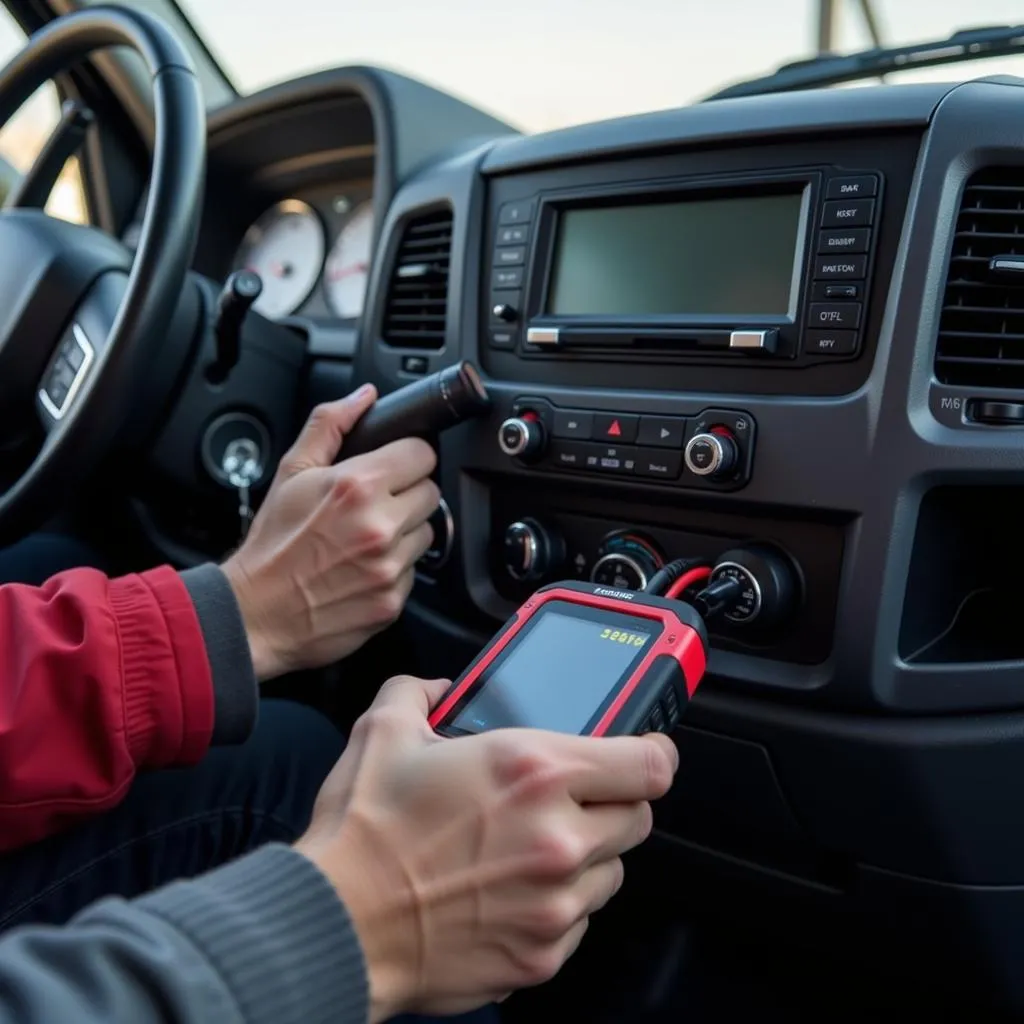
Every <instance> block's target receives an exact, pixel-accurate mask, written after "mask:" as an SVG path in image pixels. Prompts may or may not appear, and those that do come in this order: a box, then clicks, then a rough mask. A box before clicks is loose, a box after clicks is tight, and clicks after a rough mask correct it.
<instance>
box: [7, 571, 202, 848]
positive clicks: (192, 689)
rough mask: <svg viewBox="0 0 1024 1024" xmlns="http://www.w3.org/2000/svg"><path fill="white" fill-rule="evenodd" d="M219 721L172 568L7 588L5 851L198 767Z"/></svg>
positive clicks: (198, 641) (88, 574)
mask: <svg viewBox="0 0 1024 1024" xmlns="http://www.w3.org/2000/svg"><path fill="white" fill-rule="evenodd" d="M213 718H214V697H213V686H212V680H211V677H210V667H209V664H208V661H207V656H206V652H205V647H204V644H203V635H202V632H201V630H200V624H199V620H198V618H197V616H196V611H195V608H194V606H193V604H192V601H191V599H190V597H189V593H188V591H187V590H186V589H185V585H184V584H183V583H182V581H181V578H180V577H179V576H178V574H177V573H175V572H174V571H173V570H172V569H169V568H160V569H154V570H153V571H151V572H146V573H143V574H141V575H137V576H126V577H123V578H121V579H114V580H112V579H108V578H107V577H106V576H104V575H103V574H102V573H99V572H96V571H95V570H93V569H75V570H72V571H71V572H65V573H61V574H60V575H58V576H54V577H53V578H52V579H50V580H48V581H47V582H46V584H44V585H43V586H42V587H38V588H37V587H27V586H21V585H18V584H12V585H8V586H0V850H6V849H12V848H15V847H18V846H24V845H25V844H26V843H30V842H33V841H35V840H37V839H41V838H42V837H44V836H46V835H49V834H50V833H53V832H55V831H58V830H59V829H62V828H64V827H66V826H67V825H69V824H71V823H72V822H74V821H76V820H78V819H81V818H84V817H87V816H91V815H93V814H96V813H97V812H99V811H103V810H106V809H107V808H109V807H112V806H114V805H115V804H117V803H118V802H119V801H120V800H121V798H122V797H123V796H124V794H125V791H126V790H127V788H128V786H129V785H130V784H131V781H132V779H133V778H134V776H135V773H136V771H137V770H138V769H140V768H162V767H166V766H168V765H177V764H188V763H192V762H195V761H197V760H198V759H199V758H200V757H202V755H203V754H204V753H205V751H206V749H207V747H208V745H209V742H210V736H211V733H212V730H213Z"/></svg>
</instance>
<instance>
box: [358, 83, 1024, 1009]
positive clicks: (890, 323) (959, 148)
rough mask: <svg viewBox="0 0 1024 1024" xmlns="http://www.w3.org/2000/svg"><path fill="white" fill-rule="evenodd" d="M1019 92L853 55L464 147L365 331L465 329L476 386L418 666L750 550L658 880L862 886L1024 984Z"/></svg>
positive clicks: (402, 346)
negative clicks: (872, 73) (572, 581)
mask: <svg viewBox="0 0 1024 1024" xmlns="http://www.w3.org/2000/svg"><path fill="white" fill-rule="evenodd" d="M1022 105H1024V88H1021V87H1020V85H1018V84H1014V83H1010V82H1005V81H1001V82H998V83H996V82H991V83H971V84H968V85H964V86H960V87H956V88H953V87H948V86H939V85H935V86H913V87H911V86H907V87H900V88H896V87H892V88H890V87H877V88H871V89H849V90H843V89H839V90H832V91H827V92H822V93H805V94H794V95H786V96H772V97H760V98H755V99H751V100H737V101H723V102H720V103H710V104H705V105H702V106H698V107H696V108H692V109H688V110H684V111H675V112H665V113H662V114H652V115H649V116H647V117H644V118H631V119H626V120H623V121H621V122H613V123H611V124H608V125H593V126H582V127H580V128H574V129H569V130H567V131H564V132H558V133H552V134H551V135H548V136H537V137H532V138H521V139H519V138H511V139H507V140H503V141H500V142H496V143H495V142H491V143H481V144H480V145H479V146H476V147H475V148H473V147H471V148H468V149H467V150H466V151H464V152H460V153H456V154H454V155H452V156H451V158H450V159H448V160H446V161H444V162H442V163H441V164H439V165H437V166H434V167H431V168H429V169H427V170H425V171H424V172H423V174H421V175H420V176H418V177H417V178H415V179H413V180H412V181H410V182H408V183H407V184H406V186H405V187H404V188H403V189H402V190H401V192H400V193H399V195H398V197H397V198H396V201H395V203H394V204H393V206H392V208H391V210H390V211H389V214H388V218H387V221H386V223H385V224H384V226H383V233H382V243H381V247H380V251H379V255H378V258H377V263H376V266H375V270H374V278H373V282H372V285H371V291H372V294H373V296H375V298H374V300H373V301H372V302H371V304H370V307H369V309H370V314H369V316H368V320H367V325H366V336H365V338H364V344H363V347H362V348H361V350H360V353H359V365H358V373H359V376H361V377H362V378H364V379H373V380H374V381H376V382H377V383H378V384H379V385H380V386H381V387H383V388H385V389H389V388H393V387H397V386H398V385H399V384H401V383H404V382H406V381H408V380H411V379H414V378H415V376H417V375H418V374H422V373H426V372H431V371H433V370H434V369H437V368H439V367H440V366H445V365H451V364H452V363H453V362H455V361H456V360H458V359H460V358H467V359H472V360H474V361H475V362H476V363H477V364H478V365H479V366H480V367H481V368H482V370H483V372H484V374H485V376H486V378H487V387H488V391H489V392H490V394H491V397H492V399H493V410H492V414H491V416H490V418H489V419H488V420H486V421H481V422H477V423H473V424H469V425H465V426H464V427H460V428H457V429H455V430H452V431H449V432H447V433H446V434H445V435H444V436H443V437H442V438H441V440H440V481H441V484H442V488H443V491H444V494H445V498H446V501H447V505H448V508H449V510H450V516H447V517H445V524H446V525H445V529H446V531H447V536H446V541H445V543H444V544H441V545H439V547H438V550H439V551H443V552H444V557H443V558H439V559H435V560H433V561H432V562H431V564H430V566H429V567H428V568H427V570H426V571H424V573H423V574H422V577H421V580H420V586H419V587H418V588H417V592H416V595H415V598H414V601H413V603H412V606H411V608H412V611H411V614H410V621H411V622H412V623H413V628H414V629H417V630H420V634H419V635H420V637H421V649H422V651H423V657H424V659H425V664H427V665H428V666H429V668H427V669H425V670H426V671H429V672H430V673H431V674H446V673H448V674H450V673H451V672H458V671H461V669H462V668H463V667H464V666H465V664H466V663H468V661H469V660H470V659H471V658H472V657H473V656H474V655H475V653H476V650H477V649H478V648H479V646H481V645H482V643H483V641H484V640H485V639H486V637H487V636H489V635H490V634H491V633H492V632H493V631H494V630H495V629H496V628H497V626H498V624H499V623H500V622H501V621H502V620H503V619H504V618H505V617H506V616H507V615H508V614H510V613H511V612H512V611H513V610H514V609H515V608H516V607H518V606H519V605H520V604H521V602H522V601H523V599H524V597H525V596H526V595H527V594H528V593H529V592H531V591H532V590H535V589H537V588H538V587H539V586H541V585H542V584H544V583H546V582H550V581H553V580H556V579H564V578H578V579H592V580H597V581H599V582H602V583H607V584H608V585H610V586H614V587H616V588H630V587H633V588H639V587H642V586H643V584H644V582H645V581H646V580H647V579H649V578H650V576H651V575H652V574H653V573H654V572H655V571H657V569H658V568H659V567H660V566H661V565H662V564H664V563H665V562H666V561H669V560H672V559H676V558H690V557H696V558H700V559H702V560H705V561H707V562H708V563H709V564H710V565H712V566H713V567H714V570H713V571H714V572H715V573H717V574H730V575H733V576H734V577H735V578H737V579H740V580H741V582H743V584H744V601H743V602H742V604H741V605H740V606H738V607H737V608H736V609H734V613H733V614H732V615H731V616H730V617H723V618H722V619H720V620H719V621H718V622H717V623H716V625H715V628H714V632H713V634H712V636H711V648H712V650H711V655H710V658H709V664H708V675H707V677H706V682H705V683H704V685H703V686H702V687H701V689H700V690H699V691H698V693H697V695H696V698H695V700H694V702H693V703H692V705H691V707H690V709H689V710H688V712H687V717H686V719H685V721H684V722H683V725H682V728H681V729H680V730H679V731H678V733H677V738H678V740H679V747H680V753H681V757H682V758H683V769H682V771H681V773H680V779H681V781H680V783H679V784H678V785H677V787H676V788H675V790H674V791H673V794H672V795H671V797H670V798H669V799H667V800H666V801H665V802H664V803H663V805H662V806H661V807H660V808H659V810H658V816H657V825H658V830H659V835H660V839H659V841H658V842H657V843H655V844H652V846H651V848H650V850H649V851H648V853H649V856H650V858H651V859H650V862H649V863H648V867H649V871H650V878H651V881H652V885H653V886H654V887H655V888H656V889H657V892H658V893H659V894H660V895H659V898H661V899H669V898H671V899H673V900H675V899H678V900H680V901H683V902H686V904H687V907H688V908H692V907H693V906H695V905H698V904H700V903H701V902H702V900H704V899H705V898H706V900H707V901H708V903H709V904H710V906H711V911H712V912H713V913H716V914H717V913H719V912H720V910H721V907H722V906H724V905H725V904H726V903H728V902H729V901H732V902H739V903H742V911H743V915H744V918H743V922H744V923H749V920H750V916H751V914H753V913H755V910H754V908H755V907H756V908H759V909H760V910H761V911H762V912H763V918H762V919H763V921H765V922H768V923H769V925H770V927H771V928H785V927H788V925H789V923H790V919H791V918H792V923H793V926H794V927H798V925H797V923H796V922H797V919H798V918H800V915H801V913H802V912H803V911H806V917H803V918H800V920H801V925H802V927H803V928H804V931H805V933H806V934H817V933H818V930H819V929H821V928H823V927H825V924H824V922H826V921H829V922H830V923H831V925H833V926H834V928H833V932H830V933H829V934H833V933H834V934H839V933H842V932H843V929H844V928H845V927H846V922H848V921H849V920H850V919H852V918H856V920H857V921H858V923H860V924H865V925H866V927H867V935H866V938H865V941H864V942H863V943H862V944H861V945H860V948H861V949H873V950H876V949H881V948H882V947H883V946H886V948H887V949H889V947H888V946H887V944H890V943H891V947H892V948H891V949H890V950H889V951H890V952H891V953H892V955H893V956H895V957H897V958H898V959H899V962H900V964H901V969H903V968H905V969H906V970H908V971H909V970H911V964H910V961H912V960H914V956H915V953H917V952H920V965H921V969H922V970H928V971H931V972H932V974H934V967H935V964H937V963H939V962H942V963H944V964H945V963H948V964H949V965H950V969H949V970H948V971H946V972H944V978H946V979H948V983H949V984H951V985H954V986H961V987H962V988H964V989H965V990H970V991H971V993H972V994H973V995H974V996H975V997H976V996H977V993H979V992H984V993H985V998H986V999H991V1000H992V1001H993V1002H1002V1003H1003V1004H1005V1005H1010V1006H1012V1007H1015V1008H1016V1009H1018V1010H1024V982H1022V981H1021V980H1020V976H1019V972H1018V971H1017V965H1016V959H1015V957H1014V956H1012V955H1009V953H1008V952H1007V951H1009V950H1013V949H1015V948H1017V947H1018V946H1019V944H1020V943H1022V942H1024V866H1022V865H1024V829H1020V828H1019V827H1017V825H1016V824H1014V822H1016V820H1017V819H1018V818H1019V808H1018V804H1019V793H1017V790H1016V787H1018V786H1019V785H1021V784H1024V783H1021V782H1020V781H1019V780H1021V779H1024V689H1022V686H1021V679H1022V678H1024V660H1022V650H1024V647H1022V645H1021V642H1020V639H1019V636H1018V635H1017V633H1018V632H1019V631H1016V630H1015V628H1014V622H1015V621H1016V619H1015V617H1014V613H1013V608H1014V606H1013V604H1012V599H1013V587H1012V580H1013V578H1014V577H1013V569H1014V567H1015V566H1016V565H1017V564H1018V563H1019V562H1020V561H1021V559H1022V558H1024V554H1022V552H1024V542H1022V541H1021V540H1020V539H1019V537H1018V536H1017V534H1019V533H1020V531H1019V530H1017V528H1016V526H1015V525H1013V524H1014V523H1015V522H1016V520H1015V518H1014V517H1015V516H1017V512H1018V509H1019V508H1020V507H1021V503H1022V500H1024V499H1022V498H1021V490H1022V488H1021V481H1024V445H1021V443H1020V440H1021V435H1020V430H1021V429H1024V389H1022V387H1021V384H1020V381H1021V380H1022V379H1024V378H1022V377H1021V371H1020V365H1024V360H1022V359H1021V351H1022V345H1024V342H1022V341H1021V339H1022V338H1024V327H1022V326H1021V324H1022V323H1024V321H1021V319H1020V318H1021V316H1022V310H1024V284H1022V283H1021V281H1020V280H1019V276H1020V275H1019V273H1018V271H1019V269H1020V266H1021V258H1024V243H1021V242H1020V237H1021V230H1022V227H1021V225H1022V224H1024V219H1022V217H1024V215H1022V213H1021V210H1022V209H1024V206H1022V203H1024V156H1022V155H1021V152H1020V148H1019V129H1018V127H1016V126H1017V125H1019V119H1020V114H1021V109H1022ZM1018 364H1020V365H1018ZM1014 531H1016V533H1015V532H1014ZM438 635H442V636H443V637H444V638H445V640H444V642H443V643H440V644H439V643H437V637H438ZM645 856H646V855H645ZM739 892H742V894H743V895H742V900H740V899H739V898H738V897H737V896H736V894H737V893H739ZM665 894H671V897H669V896H666V895H665ZM830 915H831V916H830ZM979 942H980V944H982V945H984V946H985V949H986V953H985V955H984V956H983V957H977V956H974V953H975V951H976V950H977V948H978V944H979ZM972 943H973V946H972ZM908 950H909V951H910V952H908ZM972 957H974V959H972ZM875 966H876V967H877V964H876V965H875Z"/></svg>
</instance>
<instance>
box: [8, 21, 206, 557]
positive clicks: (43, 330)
mask: <svg viewBox="0 0 1024 1024" xmlns="http://www.w3.org/2000/svg"><path fill="white" fill-rule="evenodd" d="M109 46H127V47H130V48H131V49H133V50H135V51H136V52H137V53H138V54H139V55H140V56H141V57H142V59H143V60H144V61H145V63H146V66H147V68H148V70H149V74H150V77H151V79H152V86H153V105H154V110H155V122H156V132H155V146H154V153H153V166H152V171H151V179H150V186H149V197H148V200H147V203H146V209H145V214H144V217H143V222H142V231H141V235H140V238H139V242H138V246H137V249H136V251H135V254H134V257H133V255H132V253H131V252H130V251H129V250H128V249H127V248H126V247H125V246H123V245H121V244H120V243H119V242H118V241H116V240H115V239H112V238H110V237H109V236H107V235H104V234H103V233H102V232H100V231H97V230H95V229H93V228H88V227H82V226H78V225H73V224H69V223H66V222H64V221H60V220H56V219H55V218H52V217H48V216H47V215H46V214H45V213H43V212H42V211H41V210H36V209H13V210H6V209H5V210H4V211H3V212H2V213H0V456H2V453H3V451H4V444H5V442H6V444H7V446H8V447H9V448H11V447H14V442H15V440H16V438H17V437H18V434H19V433H21V434H23V433H24V425H25V422H26V417H30V416H33V415H34V416H35V417H37V419H38V422H39V424H41V428H42V429H41V430H36V431H35V434H36V439H37V442H39V443H37V444H36V445H35V447H36V449H37V450H36V451H35V454H34V455H31V456H29V457H28V458H23V459H21V460H20V462H19V463H18V465H17V467H16V468H15V469H14V470H13V471H11V470H10V467H8V469H9V472H8V478H9V480H10V481H11V482H10V483H9V484H8V486H7V487H6V489H5V490H3V491H2V493H0V536H2V537H3V538H5V539H11V538H14V537H17V536H18V535H19V534H21V533H23V532H25V530H26V529H28V528H29V527H30V526H32V525H35V524H36V523H38V522H40V521H41V520H42V518H43V517H44V516H45V515H46V514H48V513H50V512H52V511H53V510H54V509H55V508H56V507H57V505H58V503H59V501H60V499H61V497H62V495H63V494H64V493H66V491H67V489H68V488H69V487H71V486H72V485H74V484H75V483H77V482H79V481H81V480H82V479H83V477H84V476H85V475H86V474H87V473H88V472H89V470H90V469H91V468H93V467H94V466H95V465H96V463H97V461H98V459H99V458H100V457H101V456H102V455H103V454H104V453H105V452H106V451H107V450H108V449H109V448H110V447H111V446H112V444H113V443H114V441H115V440H116V438H117V435H118V431H119V430H121V429H122V428H123V426H124V425H125V423H126V422H127V419H128V414H129V412H130V411H131V406H132V400H133V390H134V391H136V392H137V391H138V390H139V389H138V388H137V383H138V381H139V379H140V376H141V375H144V374H145V373H146V371H147V369H149V368H151V367H152V365H153V364H154V363H155V362H156V361H157V359H158V353H159V350H160V346H161V341H162V339H163V337H164V335H165V334H166V331H167V325H168V322H169V321H170V320H171V318H172V315H173V313H174V310H175V307H176V306H177V303H178V301H179V298H180V296H181V293H182V289H183V286H184V283H185V275H186V273H187V272H188V268H189V265H190V264H191V261H192V255H193V251H194V248H195V242H196V235H197V233H198V228H199V219H200V216H201V212H202V195H203V175H204V170H205V159H206V156H205V153H206V113H205V105H204V103H203V96H202V91H201V88H200V85H199V81H198V79H197V77H196V73H195V69H194V67H193V65H192V61H191V59H190V57H189V55H188V53H187V51H186V50H185V48H184V46H182V44H181V43H180V42H179V41H178V39H177V38H176V37H175V36H174V35H173V34H172V32H171V31H170V29H169V28H168V27H167V26H166V25H164V24H163V23H162V22H161V21H159V20H158V19H156V18H154V17H152V16H150V15H148V14H145V13H143V12H140V11H136V10H129V9H126V8H125V9H122V8H114V7H106V8H104V7H94V8H91V9H87V10H82V11H78V12H76V13H73V14H69V15H66V16H64V17H61V18H58V19H56V20H55V21H52V22H50V23H49V24H48V25H47V26H46V27H45V28H43V29H42V30H41V31H39V32H38V33H36V34H35V35H34V36H32V38H31V39H29V41H28V42H27V43H26V45H25V47H24V48H23V49H22V50H21V52H20V53H18V55H17V56H16V57H15V58H14V59H13V60H12V61H11V62H10V63H9V64H8V65H7V67H6V68H4V69H3V70H2V71H0V126H2V125H4V124H6V123H7V121H8V120H9V119H10V118H11V116H12V115H13V114H14V113H15V112H16V111H17V110H18V109H19V107H21V105H22V104H23V103H24V102H25V101H26V100H27V99H28V98H29V97H30V96H31V95H32V93H34V92H35V91H36V89H38V88H39V87H40V86H41V85H43V84H44V83H45V82H47V81H49V80H50V79H51V78H52V77H53V76H54V75H55V74H57V73H58V72H60V71H62V70H65V69H66V68H68V67H69V66H71V65H72V64H74V63H75V62H76V61H79V60H81V59H82V58H83V57H86V56H88V55H89V54H90V53H92V52H93V51H95V50H99V49H103V48H105V47H109ZM135 399H136V400H138V398H137V396H135ZM19 428H20V429H19ZM0 486H3V485H2V484H0Z"/></svg>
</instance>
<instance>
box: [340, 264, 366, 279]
mask: <svg viewBox="0 0 1024 1024" xmlns="http://www.w3.org/2000/svg"><path fill="white" fill-rule="evenodd" d="M369 269H370V264H369V263H350V264H349V265H348V266H347V267H333V268H332V269H331V272H330V278H331V280H332V281H341V280H343V279H344V278H346V277H352V275H353V274H365V273H366V272H367V271H368V270H369Z"/></svg>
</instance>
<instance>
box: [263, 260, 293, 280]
mask: <svg viewBox="0 0 1024 1024" xmlns="http://www.w3.org/2000/svg"><path fill="white" fill-rule="evenodd" d="M268 269H269V270H270V272H271V274H273V275H274V277H287V276H288V275H289V274H290V273H291V272H292V265H291V264H290V263H281V262H280V261H278V260H274V262H272V263H271V264H270V267H269V268H268Z"/></svg>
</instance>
